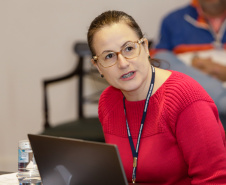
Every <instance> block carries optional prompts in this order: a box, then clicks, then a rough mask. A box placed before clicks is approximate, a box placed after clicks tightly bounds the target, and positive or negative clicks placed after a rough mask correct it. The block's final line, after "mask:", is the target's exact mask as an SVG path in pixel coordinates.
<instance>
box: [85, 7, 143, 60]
mask: <svg viewBox="0 0 226 185" xmlns="http://www.w3.org/2000/svg"><path fill="white" fill-rule="evenodd" d="M119 22H125V23H126V24H127V25H128V26H130V27H131V28H132V29H133V30H134V31H135V33H136V34H137V36H138V37H139V39H141V38H142V37H143V33H142V31H141V29H140V27H139V26H138V24H137V23H136V21H135V20H134V19H133V18H132V17H131V16H130V15H128V14H126V13H124V12H122V11H116V10H109V11H106V12H104V13H102V14H100V15H99V16H97V17H96V18H95V19H94V20H93V21H92V22H91V24H90V27H89V30H88V34H87V40H88V45H89V48H90V51H91V52H92V55H93V56H94V55H95V51H94V48H93V37H94V34H95V33H96V32H97V31H99V30H100V29H101V28H103V27H105V26H109V25H111V24H114V23H119Z"/></svg>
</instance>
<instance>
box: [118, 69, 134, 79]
mask: <svg viewBox="0 0 226 185" xmlns="http://www.w3.org/2000/svg"><path fill="white" fill-rule="evenodd" d="M134 73H135V72H134V71H131V72H129V73H127V74H124V75H122V76H121V78H122V79H127V78H130V77H131V76H133V75H134Z"/></svg>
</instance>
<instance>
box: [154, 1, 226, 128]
mask: <svg viewBox="0 0 226 185" xmlns="http://www.w3.org/2000/svg"><path fill="white" fill-rule="evenodd" d="M225 49H226V0H192V1H191V3H190V4H189V5H187V6H185V7H182V8H180V9H177V10H175V11H173V12H171V13H170V14H168V15H167V16H166V17H165V18H164V19H163V21H162V24H161V29H160V35H159V41H157V42H156V43H155V46H154V49H151V50H150V53H151V55H152V56H154V57H155V58H159V59H163V60H166V61H168V62H169V64H170V68H169V69H172V70H177V71H180V72H183V73H185V74H187V75H189V76H191V77H192V78H194V79H195V80H197V81H198V82H199V83H200V84H201V85H202V86H203V87H204V89H205V90H206V91H207V92H208V94H209V95H210V96H211V97H212V99H213V100H214V102H215V104H216V105H217V107H218V111H219V113H220V117H221V120H222V122H223V124H224V127H225V129H226V50H225ZM163 68H164V67H163Z"/></svg>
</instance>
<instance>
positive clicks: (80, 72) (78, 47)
mask: <svg viewBox="0 0 226 185" xmlns="http://www.w3.org/2000/svg"><path fill="white" fill-rule="evenodd" d="M73 49H74V52H75V53H76V55H78V62H77V63H78V64H77V65H76V67H75V68H74V69H72V70H71V71H70V72H69V73H67V74H65V75H62V76H58V77H54V78H51V79H45V80H43V95H44V96H43V98H44V99H43V113H44V128H49V127H51V124H50V122H49V103H48V96H47V89H48V86H49V85H50V84H53V83H58V82H62V81H65V80H68V79H70V78H72V77H75V76H78V83H77V85H78V87H77V88H76V89H77V90H78V98H77V100H78V104H77V106H78V118H84V110H83V105H84V102H85V101H87V100H85V97H84V92H83V86H84V84H83V80H84V76H85V75H90V74H91V73H97V70H89V71H85V70H84V61H85V58H87V57H91V52H90V50H89V47H88V44H87V43H86V42H77V43H76V44H75V46H74V48H73ZM98 80H101V81H102V82H103V83H105V84H106V82H105V80H102V79H101V78H99V79H98ZM88 102H89V103H97V102H98V101H97V100H92V98H90V100H88Z"/></svg>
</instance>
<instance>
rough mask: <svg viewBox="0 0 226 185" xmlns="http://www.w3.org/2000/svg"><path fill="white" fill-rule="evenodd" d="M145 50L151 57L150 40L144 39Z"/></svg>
mask: <svg viewBox="0 0 226 185" xmlns="http://www.w3.org/2000/svg"><path fill="white" fill-rule="evenodd" d="M144 49H145V52H146V53H147V54H148V55H149V49H148V40H147V39H146V38H144Z"/></svg>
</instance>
